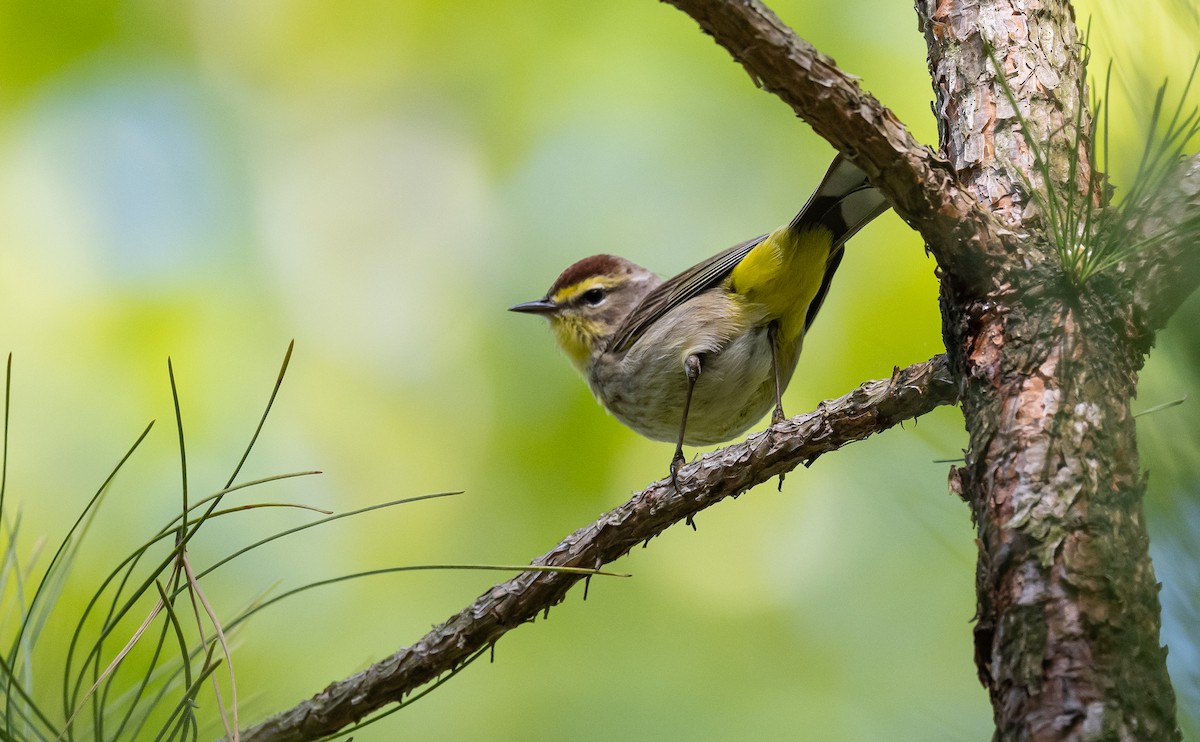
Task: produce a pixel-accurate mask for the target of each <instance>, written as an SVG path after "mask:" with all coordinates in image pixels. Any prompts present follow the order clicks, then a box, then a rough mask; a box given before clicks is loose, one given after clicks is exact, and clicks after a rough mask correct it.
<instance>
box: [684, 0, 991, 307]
mask: <svg viewBox="0 0 1200 742" xmlns="http://www.w3.org/2000/svg"><path fill="white" fill-rule="evenodd" d="M666 2H669V3H670V4H671V5H674V6H675V7H677V8H679V9H680V10H682V11H683V12H685V13H687V14H688V15H690V16H691V17H692V18H693V19H694V20H695V21H696V22H697V23H698V24H700V28H702V29H703V30H704V32H705V33H707V34H709V35H711V36H712V37H713V38H714V39H716V41H717V43H718V44H720V45H721V46H723V47H724V48H725V49H726V51H728V52H729V53H730V55H732V56H733V58H734V59H735V60H736V61H737V62H738V63H739V64H741V65H742V66H743V67H745V68H746V71H747V72H748V73H750V77H751V78H752V79H753V80H754V82H755V84H757V85H758V86H759V87H762V88H764V89H766V90H768V91H770V92H771V93H774V94H775V95H776V96H778V97H779V98H780V99H781V100H782V101H783V102H784V103H786V104H788V105H789V106H791V108H792V110H793V111H795V112H796V115H797V116H799V117H800V118H802V119H804V120H805V121H806V122H808V123H809V124H810V125H811V126H812V127H813V129H814V130H815V131H816V132H817V134H819V135H821V136H822V137H823V138H825V139H826V140H828V141H829V143H830V144H832V145H833V146H834V147H836V148H837V149H838V150H839V151H841V152H842V153H843V154H845V155H846V156H848V157H850V158H852V159H853V160H854V162H855V164H857V165H858V166H859V167H861V168H862V169H863V171H864V172H865V173H867V175H868V176H869V177H870V178H871V182H872V183H873V184H874V185H875V186H876V187H878V188H879V189H880V190H881V191H883V192H884V194H885V195H887V197H888V200H889V201H891V203H892V206H893V207H894V208H895V210H896V213H897V214H899V215H900V217H901V218H902V219H904V221H906V222H907V223H908V224H909V225H910V226H911V227H913V228H914V229H916V230H917V231H918V232H920V234H921V236H922V237H923V238H924V239H925V243H926V245H927V246H928V248H929V251H930V252H931V253H933V255H934V257H935V258H936V259H937V261H938V264H939V265H940V266H941V268H942V270H943V271H944V272H945V273H946V274H947V275H948V276H949V277H950V278H951V279H953V280H954V281H956V282H960V283H964V284H967V285H974V286H980V285H986V284H987V283H988V279H989V276H990V273H991V271H990V269H989V266H988V264H989V263H993V262H1002V261H1003V259H1004V257H1005V255H1004V250H1003V238H1004V237H1005V236H1006V232H1005V230H1004V229H1003V227H1002V226H1001V225H1000V224H999V222H997V221H996V219H995V218H994V217H993V216H992V215H991V214H990V213H989V212H988V211H986V210H985V209H982V208H981V207H980V205H979V203H978V202H977V200H976V198H975V196H974V195H973V194H972V193H970V192H968V191H966V190H964V189H963V188H962V187H961V186H960V185H959V183H958V181H957V180H956V179H955V176H954V172H953V170H952V169H951V168H950V166H949V164H948V163H946V162H945V161H944V160H942V159H941V158H939V157H938V156H937V155H936V154H934V153H933V152H932V151H931V150H930V149H929V147H927V146H925V145H923V144H921V143H920V142H918V141H917V140H916V139H914V138H913V136H912V134H910V133H909V131H908V130H907V129H906V128H905V127H904V125H903V124H902V123H900V121H899V120H898V119H897V118H896V116H895V114H893V113H892V112H891V111H890V110H889V109H888V108H886V107H885V106H884V105H883V104H882V103H880V102H879V101H878V100H876V99H875V98H874V97H873V96H871V95H870V94H869V93H866V92H865V91H863V90H862V88H860V87H859V85H858V83H857V82H856V80H855V78H854V77H853V76H851V75H849V74H847V73H846V72H844V71H842V70H841V69H840V68H839V67H838V66H837V65H836V63H835V62H834V61H833V60H832V59H830V58H829V57H827V56H825V55H824V54H821V53H820V52H819V51H817V50H816V49H815V48H814V47H813V46H812V45H811V44H809V43H808V42H807V41H805V40H804V39H802V38H800V37H799V36H797V35H796V32H795V31H793V30H792V29H790V28H788V27H787V26H786V25H784V24H783V22H782V21H780V20H779V18H778V17H777V16H776V15H775V14H774V13H772V12H771V11H770V9H768V8H766V7H764V6H763V5H762V4H761V3H759V2H758V0H666Z"/></svg>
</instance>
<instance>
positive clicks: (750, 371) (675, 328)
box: [510, 155, 889, 491]
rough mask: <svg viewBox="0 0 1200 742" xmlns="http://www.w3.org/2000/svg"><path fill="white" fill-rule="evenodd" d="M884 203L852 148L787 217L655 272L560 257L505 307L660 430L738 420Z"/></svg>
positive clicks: (646, 427) (720, 435) (686, 436)
mask: <svg viewBox="0 0 1200 742" xmlns="http://www.w3.org/2000/svg"><path fill="white" fill-rule="evenodd" d="M888 208H889V204H888V203H887V201H886V200H885V198H884V196H883V194H882V193H881V192H880V191H879V190H878V189H876V188H875V187H873V186H872V185H871V183H870V182H869V180H868V179H867V176H866V174H865V173H864V172H863V171H862V170H861V169H860V168H859V167H858V166H857V165H855V164H854V163H853V162H852V161H851V160H850V159H849V158H847V157H845V156H843V155H838V156H837V157H835V158H834V160H833V163H832V164H831V165H830V166H829V168H828V170H827V171H826V173H825V176H824V177H823V178H822V179H821V182H820V184H819V185H818V186H817V189H816V191H815V192H814V193H813V194H812V196H811V197H810V198H809V199H808V201H807V202H806V203H805V205H804V207H803V208H802V209H800V211H799V212H798V213H797V214H796V216H795V217H794V218H793V219H792V220H791V221H789V222H788V223H787V224H784V225H783V226H782V227H779V228H778V229H776V230H775V231H773V232H770V233H768V234H764V235H760V236H758V237H755V238H753V239H749V240H746V241H745V242H741V243H738V244H736V245H734V246H732V247H730V248H728V249H726V250H723V251H721V252H719V253H717V254H716V255H714V256H712V257H711V258H708V259H707V260H704V261H703V262H701V263H698V264H697V265H694V266H692V267H691V268H688V269H687V270H685V271H683V272H682V273H680V274H678V275H676V276H674V277H672V278H669V279H666V280H663V279H662V278H660V277H659V276H658V275H656V274H655V273H653V272H651V271H650V270H647V269H646V268H643V267H642V266H640V265H638V264H636V263H634V262H632V261H630V260H627V259H625V258H621V257H617V256H615V255H608V254H602V255H592V256H590V257H586V258H583V259H582V260H579V261H578V262H576V263H574V264H572V265H571V266H569V267H568V268H567V269H566V270H564V271H563V272H562V273H561V274H559V276H558V278H556V279H555V280H554V282H553V283H552V284H551V285H550V288H549V290H548V291H547V292H546V294H545V295H544V296H543V297H541V298H540V299H536V300H534V301H527V302H523V303H521V304H517V305H515V306H513V307H510V311H513V312H519V313H524V314H533V315H540V316H542V317H545V318H546V319H548V320H549V322H550V328H551V330H552V333H553V335H554V338H555V340H556V341H557V344H558V346H559V347H560V348H561V349H562V351H563V352H564V353H565V355H566V356H567V358H568V359H569V360H570V362H571V364H572V365H573V366H575V368H576V369H577V370H578V371H579V372H580V373H581V374H582V375H583V378H584V379H585V381H586V382H587V384H588V386H589V387H590V388H591V391H592V393H593V394H594V395H595V397H596V399H597V400H598V401H599V402H600V404H601V405H602V406H603V407H604V408H605V409H607V410H608V411H609V412H610V413H611V414H612V415H613V416H614V417H616V418H617V420H619V421H620V422H621V423H623V424H624V425H626V426H627V427H629V428H631V429H632V430H634V431H636V432H637V433H639V434H641V435H643V436H645V437H647V438H650V439H652V440H656V441H665V442H674V443H675V453H674V455H673V456H672V458H671V464H670V467H669V470H670V476H671V482H672V484H673V485H674V486H675V489H676V490H677V491H678V490H679V469H680V467H682V466H683V465H684V463H685V459H684V456H683V446H684V445H685V444H686V445H688V446H708V445H713V444H717V443H722V442H724V441H728V440H730V439H732V438H734V437H736V436H738V435H740V434H741V433H743V432H745V431H746V430H748V429H749V428H750V427H751V426H753V425H754V423H756V422H757V421H758V420H760V419H762V417H763V416H764V415H765V414H766V413H767V411H768V410H772V415H771V424H772V425H774V424H776V423H779V422H781V421H782V420H784V414H783V404H782V401H781V397H782V395H783V392H784V390H785V389H786V388H787V386H788V383H789V381H790V380H791V377H792V375H793V373H794V371H795V368H796V365H797V362H798V360H799V358H800V350H801V347H802V346H803V343H804V336H805V334H806V333H807V332H808V329H809V328H810V327H811V326H812V323H813V320H814V319H816V316H817V312H818V311H819V310H820V308H821V304H822V303H823V302H824V300H825V297H826V295H827V294H828V292H829V287H830V283H831V281H832V280H833V275H834V273H835V272H836V271H837V268H838V266H839V265H840V264H841V261H842V255H843V252H844V250H843V248H844V245H845V243H846V241H847V240H849V239H850V238H851V237H852V236H853V235H854V234H855V233H856V232H858V230H859V229H861V228H862V227H863V226H865V225H866V224H867V223H868V222H870V221H871V220H872V219H874V218H875V217H877V216H879V215H880V214H882V213H883V212H884V211H886V210H887V209H888Z"/></svg>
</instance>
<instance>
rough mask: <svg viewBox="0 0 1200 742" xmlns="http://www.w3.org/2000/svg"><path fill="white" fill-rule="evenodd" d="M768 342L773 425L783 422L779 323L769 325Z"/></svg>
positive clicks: (780, 487) (781, 486) (781, 475)
mask: <svg viewBox="0 0 1200 742" xmlns="http://www.w3.org/2000/svg"><path fill="white" fill-rule="evenodd" d="M767 342H768V343H770V344H771V373H772V374H774V376H775V411H774V412H772V413H771V424H772V425H778V424H779V423H781V422H783V420H784V417H783V379H781V378H780V377H779V322H778V321H774V322H771V323H770V324H769V325H767ZM783 477H784V475H783V474H780V475H779V491H780V492H783Z"/></svg>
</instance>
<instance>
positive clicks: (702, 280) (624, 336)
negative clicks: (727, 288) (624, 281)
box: [608, 234, 767, 353]
mask: <svg viewBox="0 0 1200 742" xmlns="http://www.w3.org/2000/svg"><path fill="white" fill-rule="evenodd" d="M766 237H767V235H765V234H764V235H759V236H758V237H755V238H754V239H752V240H746V241H745V242H742V243H739V244H737V245H734V246H733V247H730V248H728V249H726V250H723V251H722V252H719V253H717V254H716V255H714V256H712V257H711V258H709V259H708V260H705V261H704V262H702V263H698V264H696V265H694V266H692V267H691V268H688V269H687V270H686V271H684V272H683V273H680V274H679V275H677V276H675V277H673V278H669V279H667V280H666V281H663V282H662V283H661V284H659V285H658V286H656V287H655V288H654V289H653V290H652V291H651V292H650V293H648V294H646V296H645V297H644V298H643V299H642V301H641V302H640V303H639V304H638V305H637V306H636V307H634V308H633V311H632V312H630V313H629V315H628V316H627V317H625V321H624V322H622V323H621V326H620V328H618V330H617V332H616V334H615V335H614V336H613V340H612V344H611V345H610V346H609V348H608V350H609V351H610V352H614V353H623V352H625V351H626V350H629V348H630V346H632V345H633V344H634V343H635V342H637V339H638V338H639V337H641V336H642V333H644V332H645V331H646V328H648V327H649V326H650V325H652V324H654V323H655V322H656V321H658V320H659V319H660V318H661V317H662V316H663V315H664V314H666V313H667V312H669V311H671V310H672V309H674V308H675V307H677V306H679V305H680V304H683V303H684V302H685V301H687V300H688V299H691V298H693V297H695V296H697V295H698V294H701V293H703V292H704V291H707V290H708V289H710V288H712V287H714V286H716V285H718V284H720V283H721V281H724V280H725V279H726V278H727V277H728V276H729V274H730V273H731V272H732V271H733V269H734V268H735V267H736V266H737V264H738V263H740V262H742V260H743V259H744V258H745V257H746V255H747V254H749V252H750V251H751V250H753V249H754V247H755V245H757V244H758V243H760V242H762V241H763V240H764V239H766Z"/></svg>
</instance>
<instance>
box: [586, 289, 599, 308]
mask: <svg viewBox="0 0 1200 742" xmlns="http://www.w3.org/2000/svg"><path fill="white" fill-rule="evenodd" d="M581 298H582V299H583V303H584V304H590V305H591V306H593V307H594V306H596V305H597V304H599V303H600V302H602V301H604V289H588V290H587V291H584V292H583V296H582V297H581Z"/></svg>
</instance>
